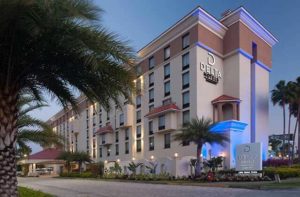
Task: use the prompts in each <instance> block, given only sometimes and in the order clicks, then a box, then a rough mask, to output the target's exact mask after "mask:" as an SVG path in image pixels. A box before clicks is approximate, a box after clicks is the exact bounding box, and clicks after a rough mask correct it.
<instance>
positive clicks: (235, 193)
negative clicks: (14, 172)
mask: <svg viewBox="0 0 300 197" xmlns="http://www.w3.org/2000/svg"><path fill="white" fill-rule="evenodd" d="M18 181H19V185H20V186H26V187H31V188H33V189H37V190H41V191H44V192H47V193H51V194H54V195H56V196H59V197H92V196H96V197H160V196H162V197H181V196H185V197H186V196H188V197H194V196H195V197H241V196H242V197H256V196H257V197H282V196H288V197H294V196H295V197H296V196H297V197H299V196H300V190H275V191H274V190H272V191H262V190H246V189H232V188H213V187H199V186H179V185H159V184H143V183H128V182H112V181H100V180H82V179H56V178H18Z"/></svg>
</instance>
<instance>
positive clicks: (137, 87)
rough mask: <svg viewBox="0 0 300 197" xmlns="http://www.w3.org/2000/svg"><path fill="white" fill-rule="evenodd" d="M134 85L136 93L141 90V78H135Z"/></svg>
mask: <svg viewBox="0 0 300 197" xmlns="http://www.w3.org/2000/svg"><path fill="white" fill-rule="evenodd" d="M135 85H136V91H137V93H139V92H141V90H142V83H141V79H137V80H136V84H135Z"/></svg>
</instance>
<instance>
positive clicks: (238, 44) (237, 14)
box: [49, 7, 278, 176]
mask: <svg viewBox="0 0 300 197" xmlns="http://www.w3.org/2000/svg"><path fill="white" fill-rule="evenodd" d="M277 42H278V41H277V40H276V38H275V37H274V36H273V35H272V34H271V33H270V32H269V31H268V30H266V29H265V28H264V27H263V26H262V25H261V24H260V23H259V22H258V21H257V20H256V19H255V18H254V17H253V16H251V15H250V14H249V13H248V11H246V10H245V9H244V8H243V7H240V8H238V9H236V10H234V11H231V12H227V13H225V14H224V16H223V17H222V18H221V19H220V20H218V19H216V18H214V17H213V16H212V15H210V14H209V13H207V12H206V11H205V10H203V9H202V8H200V7H197V8H196V9H194V10H193V11H192V12H190V13H189V14H187V15H186V16H185V17H183V18H182V19H181V20H179V21H178V22H177V23H176V24H174V25H173V26H171V27H170V28H169V29H167V30H166V31H165V32H163V33H162V34H160V35H159V36H158V37H157V38H155V39H154V40H153V41H151V42H150V43H149V44H147V45H146V46H145V47H143V48H142V49H141V50H140V51H138V57H139V60H138V62H137V64H136V72H137V73H138V77H137V79H136V80H135V83H136V86H137V93H136V94H134V97H133V101H134V103H129V102H127V101H126V100H124V99H123V100H122V103H124V105H123V106H122V107H121V108H117V107H116V106H115V104H114V103H112V105H111V110H110V111H105V110H104V109H103V108H102V107H101V106H99V105H98V104H97V103H96V104H91V103H89V102H87V100H86V99H85V97H84V96H80V97H79V98H78V106H79V109H80V110H79V111H80V112H79V114H78V115H76V114H74V113H73V111H72V109H70V110H62V111H60V112H59V113H57V114H56V115H55V116H53V117H52V118H51V119H50V120H49V123H50V124H51V125H52V126H53V128H54V131H55V132H57V133H59V134H62V135H64V136H65V137H66V138H67V141H66V143H65V148H66V149H67V150H70V151H86V152H88V153H89V154H90V155H91V157H92V158H93V159H94V160H95V161H100V160H101V161H105V163H106V166H110V165H112V164H113V163H114V162H119V163H120V165H121V166H122V168H123V169H124V171H125V172H126V166H127V165H128V163H130V162H131V161H135V162H143V163H145V164H147V162H150V161H155V162H157V163H158V169H157V173H160V172H168V173H170V174H173V175H176V176H181V175H187V174H189V172H190V170H189V162H190V159H191V158H195V156H196V145H195V144H193V143H189V142H182V143H181V142H178V141H174V140H173V135H174V133H176V132H178V129H179V128H181V126H182V124H183V123H185V122H188V121H189V120H190V119H191V118H195V117H202V116H204V117H209V118H211V119H213V121H215V122H222V123H223V125H222V124H221V125H219V127H218V128H217V129H216V131H217V132H220V131H221V132H222V130H223V132H227V133H228V135H229V137H230V140H231V141H230V143H228V144H227V146H226V147H220V146H212V147H211V146H209V145H205V146H204V148H203V152H202V154H203V157H204V158H205V159H209V158H211V157H215V156H220V155H221V156H223V157H224V158H225V168H233V167H235V158H234V154H235V153H234V151H235V150H234V148H235V145H236V144H240V143H251V142H261V143H262V147H263V148H262V151H263V158H264V159H266V157H267V146H268V135H269V120H268V118H269V116H268V100H269V74H270V71H271V68H272V46H273V45H274V44H276V43H277ZM140 171H141V172H146V171H147V170H146V169H145V168H144V167H141V169H140Z"/></svg>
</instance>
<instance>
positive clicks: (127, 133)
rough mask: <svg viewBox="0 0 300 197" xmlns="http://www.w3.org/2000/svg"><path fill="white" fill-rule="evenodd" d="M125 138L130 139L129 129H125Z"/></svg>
mask: <svg viewBox="0 0 300 197" xmlns="http://www.w3.org/2000/svg"><path fill="white" fill-rule="evenodd" d="M125 140H129V129H128V128H127V129H125Z"/></svg>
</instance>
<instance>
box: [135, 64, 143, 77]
mask: <svg viewBox="0 0 300 197" xmlns="http://www.w3.org/2000/svg"><path fill="white" fill-rule="evenodd" d="M135 69H136V70H135V71H136V75H137V76H140V75H141V74H142V67H141V65H137V66H136V67H135Z"/></svg>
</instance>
